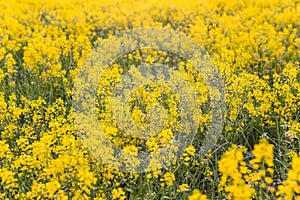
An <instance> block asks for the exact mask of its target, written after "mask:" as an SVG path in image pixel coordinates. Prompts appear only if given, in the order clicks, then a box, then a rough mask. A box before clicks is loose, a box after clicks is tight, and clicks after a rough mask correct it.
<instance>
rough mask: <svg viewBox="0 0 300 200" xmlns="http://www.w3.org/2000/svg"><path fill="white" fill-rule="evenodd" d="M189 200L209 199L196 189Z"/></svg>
mask: <svg viewBox="0 0 300 200" xmlns="http://www.w3.org/2000/svg"><path fill="white" fill-rule="evenodd" d="M188 199H189V200H206V199H207V196H206V195H205V194H202V193H201V192H200V190H198V189H195V190H193V193H192V195H191V196H189V198H188Z"/></svg>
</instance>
